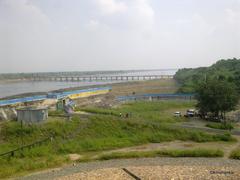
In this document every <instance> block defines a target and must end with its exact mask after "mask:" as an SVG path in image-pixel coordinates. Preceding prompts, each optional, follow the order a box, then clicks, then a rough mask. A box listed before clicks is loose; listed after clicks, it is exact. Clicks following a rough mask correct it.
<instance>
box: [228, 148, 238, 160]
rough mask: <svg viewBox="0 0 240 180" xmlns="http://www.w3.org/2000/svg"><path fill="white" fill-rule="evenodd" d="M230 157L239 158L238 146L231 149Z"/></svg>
mask: <svg viewBox="0 0 240 180" xmlns="http://www.w3.org/2000/svg"><path fill="white" fill-rule="evenodd" d="M230 158H231V159H238V160H240V148H238V149H236V150H234V151H232V152H231V154H230Z"/></svg>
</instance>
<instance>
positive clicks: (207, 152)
mask: <svg viewBox="0 0 240 180" xmlns="http://www.w3.org/2000/svg"><path fill="white" fill-rule="evenodd" d="M223 155H224V153H223V151H221V150H217V149H192V150H158V151H132V152H115V153H111V154H103V155H101V156H100V157H99V158H98V159H99V160H109V159H127V158H142V157H145V158H148V157H223Z"/></svg>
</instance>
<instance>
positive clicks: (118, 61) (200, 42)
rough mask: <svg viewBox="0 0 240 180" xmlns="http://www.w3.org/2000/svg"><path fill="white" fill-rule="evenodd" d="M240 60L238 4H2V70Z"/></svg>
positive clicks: (150, 0) (112, 0) (165, 0)
mask: <svg viewBox="0 0 240 180" xmlns="http://www.w3.org/2000/svg"><path fill="white" fill-rule="evenodd" d="M233 57H236V58H240V0H0V73H14V72H49V71H93V70H131V69H165V68H183V67H198V66H209V65H211V64H213V63H215V62H216V61H217V60H219V59H227V58H233Z"/></svg>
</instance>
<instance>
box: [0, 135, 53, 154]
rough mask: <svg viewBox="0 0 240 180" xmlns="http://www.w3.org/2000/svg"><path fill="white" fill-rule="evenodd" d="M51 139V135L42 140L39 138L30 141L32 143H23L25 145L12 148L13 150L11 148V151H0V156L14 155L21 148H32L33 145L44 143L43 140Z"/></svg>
mask: <svg viewBox="0 0 240 180" xmlns="http://www.w3.org/2000/svg"><path fill="white" fill-rule="evenodd" d="M51 139H52V137H48V138H46V139H43V140H41V141H37V142H34V143H32V144H29V145H25V146H22V147H20V148H17V149H14V150H12V151H8V152H5V153H2V154H0V157H1V156H6V155H10V156H14V154H15V153H16V152H18V151H22V150H23V149H26V148H32V147H34V146H35V145H41V144H42V143H44V142H46V141H49V140H51Z"/></svg>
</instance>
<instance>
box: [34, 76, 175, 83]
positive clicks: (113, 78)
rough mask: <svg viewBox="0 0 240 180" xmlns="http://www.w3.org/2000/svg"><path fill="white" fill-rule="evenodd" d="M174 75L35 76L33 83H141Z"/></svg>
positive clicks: (170, 77) (169, 77)
mask: <svg viewBox="0 0 240 180" xmlns="http://www.w3.org/2000/svg"><path fill="white" fill-rule="evenodd" d="M172 78H173V75H109V76H106V75H105V76H101V75H100V76H97V75H95V76H33V77H31V78H30V79H31V80H32V81H67V82H99V81H140V80H153V79H172Z"/></svg>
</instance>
